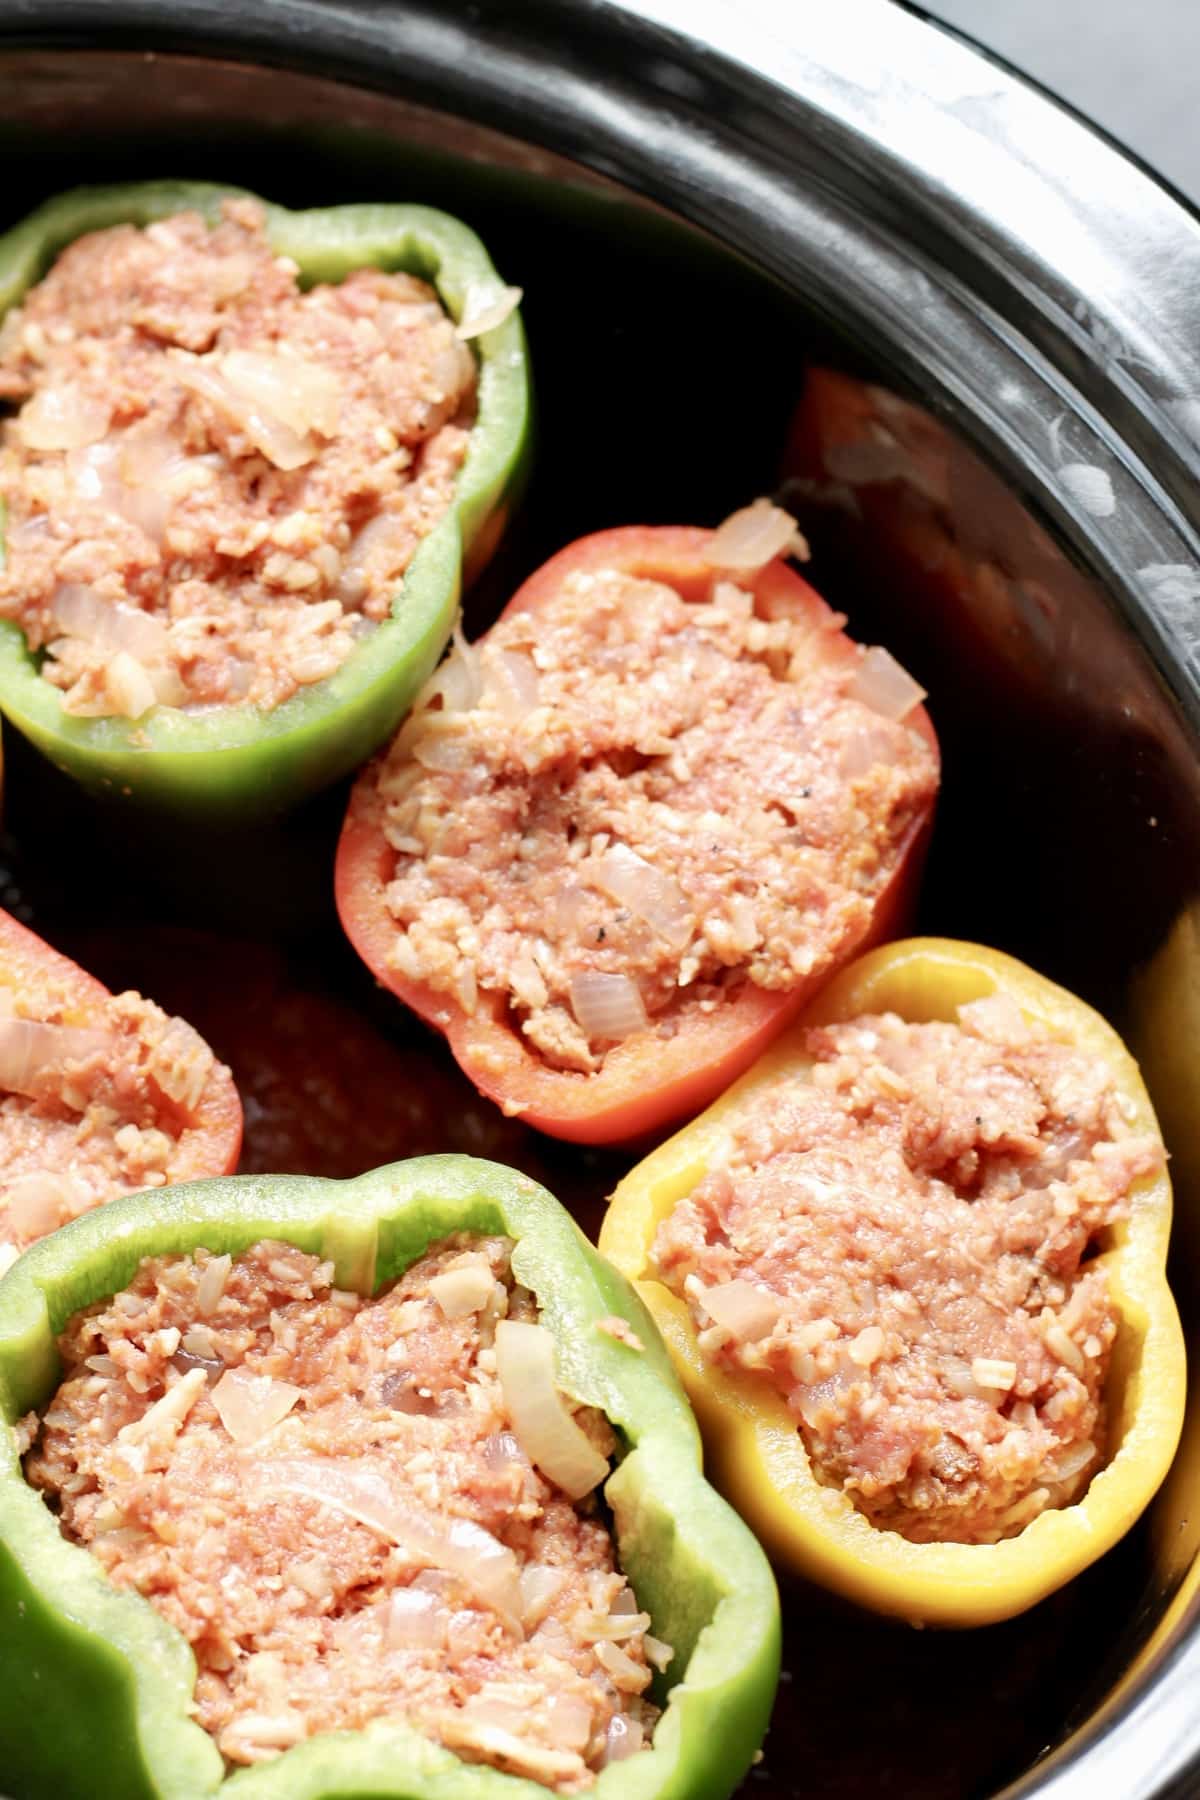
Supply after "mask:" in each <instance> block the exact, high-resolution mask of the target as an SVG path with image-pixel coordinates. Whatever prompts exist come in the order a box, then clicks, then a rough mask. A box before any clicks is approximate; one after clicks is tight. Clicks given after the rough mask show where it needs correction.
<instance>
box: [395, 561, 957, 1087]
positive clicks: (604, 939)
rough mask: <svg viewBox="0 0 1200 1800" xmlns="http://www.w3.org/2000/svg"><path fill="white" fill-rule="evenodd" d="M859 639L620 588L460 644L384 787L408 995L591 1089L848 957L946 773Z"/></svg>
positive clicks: (600, 588) (718, 587) (630, 585)
mask: <svg viewBox="0 0 1200 1800" xmlns="http://www.w3.org/2000/svg"><path fill="white" fill-rule="evenodd" d="M841 623H842V621H841V620H839V619H837V618H831V619H830V620H829V622H828V624H827V625H826V626H822V627H818V628H817V629H815V630H814V627H813V624H812V622H811V620H810V619H808V618H807V617H804V618H793V617H790V616H787V615H784V616H779V617H771V618H767V617H761V616H758V614H757V612H756V606H755V601H754V597H753V595H752V594H750V593H748V592H746V591H744V590H743V589H741V588H739V587H738V586H737V585H736V583H735V582H732V581H727V580H723V579H721V577H720V576H719V574H718V573H717V572H716V571H714V575H713V581H712V584H711V591H710V593H709V594H708V596H707V597H705V598H704V599H702V600H685V599H684V598H683V597H682V596H681V595H680V594H678V593H677V592H676V591H675V590H674V589H673V588H671V587H669V586H666V585H665V584H664V583H662V582H658V581H650V580H643V579H639V578H636V577H634V576H630V575H626V574H623V573H620V572H617V571H611V570H609V571H599V572H595V571H593V572H588V573H584V572H576V573H574V574H572V575H569V576H567V577H566V579H565V580H564V582H563V585H562V588H561V590H560V592H559V593H558V594H557V595H556V596H555V598H554V600H553V602H552V603H549V604H545V605H539V606H538V608H537V609H536V611H533V612H527V613H520V612H519V613H516V614H514V615H512V616H511V617H508V618H504V619H502V620H501V621H500V622H499V624H497V625H496V626H495V627H494V628H493V629H492V630H491V631H490V632H489V633H488V634H487V637H486V638H485V639H483V640H482V642H481V643H480V644H479V645H478V646H475V647H468V646H466V645H464V644H462V643H461V641H460V644H459V647H458V651H457V653H456V655H455V657H453V658H452V659H451V661H450V663H449V664H448V665H446V667H445V668H444V669H443V670H442V671H440V672H439V674H438V675H437V676H435V678H434V681H433V683H432V685H431V687H430V688H429V689H428V690H427V692H426V695H425V697H424V700H423V702H419V703H418V706H417V707H416V708H415V709H414V712H413V715H412V717H411V718H410V720H409V721H408V723H407V724H406V725H405V727H404V729H403V730H402V731H401V733H400V735H399V737H398V738H397V739H396V741H395V743H394V744H393V746H392V749H391V750H390V752H389V753H388V756H387V757H386V759H385V760H384V761H383V763H382V764H381V766H380V769H379V772H378V776H377V780H378V789H379V794H380V796H381V798H382V800H383V802H384V808H385V818H384V829H385V832H386V835H387V839H388V842H389V844H390V845H391V847H392V849H393V850H394V851H395V865H394V873H393V876H392V879H391V882H390V884H389V886H388V888H387V896H386V898H387V905H388V908H389V910H390V912H391V915H392V918H393V919H394V921H395V924H396V941H395V945H394V948H393V950H392V953H391V961H392V964H393V966H394V968H395V969H396V971H397V972H398V974H399V975H400V976H401V977H402V978H403V979H405V980H407V981H413V982H418V983H421V984H424V985H426V986H428V987H430V988H432V989H434V990H436V991H438V992H439V993H446V994H449V995H451V996H452V997H453V998H454V1000H455V1001H456V1002H457V1004H459V1005H460V1006H461V1007H462V1008H463V1009H464V1010H465V1011H466V1012H468V1013H473V1012H474V1011H475V1009H476V1007H478V1006H485V1007H486V1006H493V1007H495V1006H499V1007H500V1008H501V1009H507V1011H508V1013H509V1014H510V1016H511V1017H512V1019H513V1021H514V1024H515V1027H516V1028H517V1029H518V1030H519V1031H520V1032H521V1033H522V1034H523V1035H524V1038H525V1040H526V1041H527V1043H528V1044H529V1046H530V1047H531V1049H532V1050H533V1051H535V1052H536V1053H538V1054H539V1055H540V1056H541V1057H542V1058H543V1059H544V1060H545V1062H546V1063H548V1064H549V1065H550V1066H551V1067H554V1068H558V1069H569V1070H577V1071H580V1072H583V1073H590V1072H592V1071H594V1070H596V1069H598V1068H599V1067H600V1066H601V1064H602V1062H603V1059H604V1056H605V1054H606V1052H607V1051H608V1050H609V1049H611V1047H612V1046H613V1045H614V1044H615V1043H619V1042H620V1041H621V1040H622V1039H624V1038H626V1037H628V1036H630V1035H631V1034H632V1033H633V1032H635V1031H638V1030H644V1029H645V1028H646V1027H647V1026H648V1025H651V1026H653V1027H654V1028H655V1029H656V1030H658V1031H660V1032H661V1033H662V1034H663V1035H664V1036H669V1035H671V1034H672V1033H674V1032H675V1031H677V1030H678V1029H679V1027H680V1023H681V1020H682V1018H683V1017H684V1016H685V1015H687V1014H689V1013H692V1012H695V1011H699V1012H700V1013H708V1012H712V1011H713V1010H714V1009H715V1008H717V1007H718V1006H720V1005H722V1004H723V1002H724V1001H726V1000H727V999H728V998H729V997H730V995H732V994H734V993H736V991H737V990H738V989H739V987H743V986H744V984H746V983H751V984H753V985H754V986H756V987H759V988H764V989H770V990H776V991H779V990H784V991H786V990H787V989H789V988H791V987H794V986H795V985H796V984H797V983H798V982H801V981H806V980H808V979H809V978H810V976H811V974H812V972H813V971H814V970H820V969H822V968H829V967H830V966H832V965H833V964H834V963H835V962H836V961H837V960H838V959H839V958H841V957H844V956H846V955H847V954H849V953H850V952H851V951H852V950H853V949H854V947H855V946H856V945H857V944H858V943H860V942H861V941H862V939H863V937H864V936H865V934H866V932H867V931H868V929H869V927H870V923H871V920H872V909H873V906H874V903H875V902H876V901H877V900H878V898H879V896H880V894H881V893H882V892H883V891H884V889H885V888H886V887H887V885H888V883H889V881H890V880H891V878H892V877H893V876H894V875H895V874H896V871H897V869H898V867H899V865H900V860H901V857H902V854H903V849H904V847H905V846H906V845H907V844H908V843H909V841H910V840H911V836H912V833H913V831H914V828H915V825H916V823H917V821H918V820H919V819H920V818H921V816H922V815H923V813H924V812H926V811H927V810H928V808H929V806H930V804H931V802H932V799H933V796H934V792H935V790H936V786H937V765H936V759H935V757H934V754H933V752H932V750H931V749H930V746H929V744H928V742H927V741H926V739H925V738H924V737H922V736H921V735H920V734H919V733H918V732H916V731H915V730H913V729H912V728H911V726H910V725H908V724H905V723H903V722H901V721H899V720H897V719H894V718H888V717H885V716H883V714H882V713H881V712H879V711H877V710H874V709H873V708H872V707H871V706H870V705H869V704H867V703H866V701H865V700H864V699H863V698H861V697H860V694H859V691H858V680H859V674H858V672H859V669H860V666H861V665H860V664H859V663H858V662H857V661H856V660H855V658H854V656H853V654H852V653H848V654H847V655H846V656H845V657H839V656H838V655H836V654H832V653H831V652H830V651H829V649H828V648H827V646H828V645H829V643H830V634H833V633H836V632H837V631H838V628H839V626H840V625H841ZM917 692H918V693H919V690H917Z"/></svg>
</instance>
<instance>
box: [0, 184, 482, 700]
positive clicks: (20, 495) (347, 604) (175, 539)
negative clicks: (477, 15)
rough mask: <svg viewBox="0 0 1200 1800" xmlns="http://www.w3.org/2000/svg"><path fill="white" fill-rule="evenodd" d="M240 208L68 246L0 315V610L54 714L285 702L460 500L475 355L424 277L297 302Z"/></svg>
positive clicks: (290, 269)
mask: <svg viewBox="0 0 1200 1800" xmlns="http://www.w3.org/2000/svg"><path fill="white" fill-rule="evenodd" d="M263 225H264V216H263V212H262V209H261V207H259V206H258V205H257V204H255V203H254V202H253V201H249V200H231V201H228V202H226V204H225V205H224V207H223V209H222V217H221V221H220V223H219V224H218V225H217V226H216V227H215V228H212V229H210V228H209V227H208V226H207V225H206V224H205V222H204V220H203V219H202V218H201V217H200V216H199V215H198V214H196V213H181V214H179V215H178V216H177V217H175V218H171V219H166V220H163V221H161V222H160V223H157V224H153V225H150V226H148V227H147V228H146V229H145V230H139V229H137V228H136V227H134V226H132V225H119V226H116V227H114V228H113V229H111V230H107V231H99V232H95V233H92V234H91V235H89V236H87V237H83V238H80V239H78V240H77V241H76V242H75V243H74V244H72V245H71V246H70V247H69V248H68V249H66V250H65V251H64V252H63V254H62V255H61V257H60V258H59V260H58V261H57V263H56V264H55V265H54V267H53V268H52V269H51V271H50V273H49V274H48V275H47V276H46V278H45V280H43V281H42V282H41V283H40V284H39V285H38V286H37V287H35V288H34V289H32V290H31V292H30V293H29V294H28V295H27V296H26V299H25V301H24V303H23V305H21V306H20V307H19V308H17V309H15V310H14V311H13V312H12V313H10V314H9V316H8V317H7V318H6V319H5V320H4V322H3V324H2V325H0V404H3V403H4V402H8V403H9V404H10V405H12V406H13V407H15V408H17V409H19V410H17V411H16V413H15V416H14V417H11V418H10V419H9V420H8V421H7V422H6V423H2V424H0V500H2V501H3V502H4V503H5V504H6V506H7V510H8V525H7V533H6V536H7V550H8V558H7V566H6V567H2V568H0V616H4V617H7V618H10V619H15V620H16V621H17V623H18V624H19V625H20V626H21V628H22V630H23V631H24V632H25V634H26V637H27V639H28V641H29V644H30V646H31V648H33V649H34V650H44V651H45V652H46V659H45V662H44V664H43V667H42V673H43V675H44V676H45V677H46V679H47V680H49V681H51V682H53V683H54V684H55V686H56V687H59V688H61V689H62V690H63V705H64V707H65V709H66V710H67V712H69V713H74V714H77V715H82V716H92V715H99V716H103V715H110V714H122V715H125V716H128V717H131V718H137V717H140V716H141V714H142V713H144V712H145V711H146V710H147V709H148V708H149V707H150V706H152V705H154V704H155V703H156V702H161V703H163V704H165V705H169V706H188V705H200V704H212V703H220V702H230V701H241V700H245V701H248V702H252V703H253V704H255V705H258V706H262V707H273V706H277V705H278V704H279V703H280V702H281V701H283V700H286V699H287V698H288V697H289V695H291V694H293V693H295V692H296V690H297V689H298V688H301V687H304V686H306V685H308V684H309V683H311V682H314V681H320V680H322V679H324V677H326V676H327V675H331V674H332V673H333V672H334V670H336V669H337V668H339V667H340V665H341V664H342V663H343V662H344V661H345V659H346V657H347V656H348V655H349V654H350V652H351V650H352V649H353V648H354V645H355V643H356V642H357V640H358V639H359V637H360V636H361V635H362V634H363V633H364V632H368V631H370V630H371V629H372V627H373V625H374V624H376V623H377V622H378V621H379V620H381V619H383V618H385V617H386V616H387V613H388V610H389V607H390V604H391V600H392V598H393V595H394V593H395V590H396V586H397V584H398V582H399V580H400V577H401V576H402V575H403V573H404V570H405V569H406V568H407V566H408V563H409V561H410V560H411V558H412V555H413V552H414V550H415V549H416V546H417V544H418V542H419V540H420V539H421V537H423V536H424V535H425V533H426V532H427V531H428V530H429V529H430V528H431V526H432V525H434V524H435V523H436V522H437V520H438V519H439V518H440V517H441V515H442V513H443V512H444V511H445V509H446V507H447V506H448V505H449V503H450V500H451V498H452V494H453V489H454V484H455V480H456V478H457V475H458V471H459V469H460V467H461V464H462V461H463V458H464V456H465V453H466V449H467V442H468V434H469V429H470V426H471V423H472V421H473V418H474V407H475V386H476V381H475V376H476V371H475V362H474V358H473V356H472V354H471V352H470V350H469V348H468V347H467V345H466V344H465V343H463V342H462V341H461V339H460V338H459V336H458V334H457V332H456V330H455V327H454V325H453V323H452V322H451V320H450V319H449V318H448V317H447V316H446V314H445V312H444V311H443V309H442V307H441V304H440V302H439V300H438V297H437V295H436V293H435V291H434V290H433V289H432V288H431V287H430V286H429V285H428V284H427V283H425V282H423V281H419V280H417V279H416V278H415V277H413V276H410V275H404V274H394V275H393V274H384V273H381V272H380V271H379V270H376V269H362V270H359V271H357V272H355V273H354V274H352V275H350V276H349V277H348V278H347V279H346V280H345V281H343V282H342V283H341V284H340V285H337V286H318V287H314V288H312V289H311V290H309V291H308V292H307V293H301V292H300V289H299V287H298V285H297V269H296V265H295V263H293V262H291V261H289V260H288V259H287V258H286V257H282V256H277V255H275V253H274V252H273V251H272V249H271V247H270V245H269V244H268V242H267V239H266V236H265V234H264V228H263Z"/></svg>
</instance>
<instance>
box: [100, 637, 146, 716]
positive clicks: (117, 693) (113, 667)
mask: <svg viewBox="0 0 1200 1800" xmlns="http://www.w3.org/2000/svg"><path fill="white" fill-rule="evenodd" d="M104 689H105V692H106V693H107V695H108V697H109V699H110V700H111V702H112V705H113V708H114V710H115V711H116V712H117V713H118V714H119V715H120V716H121V717H122V718H125V719H140V718H142V716H143V715H144V714H145V713H148V712H149V711H150V708H151V707H152V706H157V705H158V692H157V690H156V688H155V686H154V683H153V682H152V681H151V679H150V674H149V671H148V670H147V668H146V665H145V664H144V663H142V662H140V661H139V660H138V658H137V657H136V656H130V654H129V652H128V650H118V651H117V652H116V654H115V655H114V656H112V657H110V659H109V661H108V664H107V666H106V667H105V670H104Z"/></svg>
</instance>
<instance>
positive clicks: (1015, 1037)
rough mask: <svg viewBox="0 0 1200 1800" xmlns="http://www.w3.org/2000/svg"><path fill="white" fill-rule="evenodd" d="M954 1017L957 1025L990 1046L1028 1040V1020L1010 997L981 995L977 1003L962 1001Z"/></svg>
mask: <svg viewBox="0 0 1200 1800" xmlns="http://www.w3.org/2000/svg"><path fill="white" fill-rule="evenodd" d="M958 1017H959V1022H960V1024H963V1025H966V1026H969V1027H970V1029H971V1030H972V1031H973V1032H975V1034H976V1035H977V1036H978V1037H981V1038H989V1039H990V1040H991V1041H992V1042H993V1043H996V1044H1010V1043H1016V1044H1024V1043H1027V1042H1028V1041H1029V1024H1028V1021H1027V1020H1026V1017H1025V1014H1024V1013H1023V1012H1022V1011H1021V1008H1020V1006H1019V1005H1018V1004H1017V1002H1016V1000H1014V999H1013V997H1012V995H1011V994H983V995H981V996H980V998H979V999H978V1000H966V1001H964V1002H963V1004H962V1005H961V1006H960V1007H959V1009H958Z"/></svg>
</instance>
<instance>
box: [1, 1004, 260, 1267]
mask: <svg viewBox="0 0 1200 1800" xmlns="http://www.w3.org/2000/svg"><path fill="white" fill-rule="evenodd" d="M0 997H2V996H0ZM9 1005H10V1007H12V1008H13V1010H11V1011H9V1012H7V1013H6V1014H5V1015H4V1016H2V1017H0V1166H2V1169H3V1173H2V1174H0V1272H2V1271H3V1269H4V1268H5V1267H7V1266H8V1264H9V1263H11V1262H13V1261H14V1260H15V1259H16V1256H17V1254H18V1253H19V1252H20V1251H21V1250H24V1249H26V1248H27V1247H28V1245H30V1244H32V1243H33V1242H34V1241H35V1240H36V1239H37V1238H40V1237H44V1236H46V1234H47V1233H48V1232H51V1231H54V1230H56V1229H57V1228H58V1226H60V1225H63V1224H65V1223H66V1222H67V1221H68V1220H69V1219H73V1218H75V1217H76V1216H77V1215H78V1214H79V1213H82V1212H88V1211H90V1209H91V1208H92V1207H94V1206H99V1205H101V1204H102V1203H103V1202H104V1201H106V1200H112V1199H115V1198H116V1196H117V1195H118V1194H124V1193H132V1192H134V1191H135V1190H137V1189H140V1188H147V1187H161V1186H162V1185H163V1184H164V1183H165V1182H169V1181H171V1180H177V1179H178V1178H179V1176H178V1173H177V1170H178V1168H179V1164H180V1156H181V1151H182V1149H183V1146H184V1140H185V1139H186V1136H187V1134H188V1132H189V1130H190V1128H191V1127H192V1126H193V1125H194V1124H195V1123H196V1121H197V1120H199V1119H200V1118H201V1116H202V1114H203V1111H204V1107H205V1103H206V1100H209V1099H210V1098H211V1096H212V1094H213V1093H214V1091H215V1090H216V1088H217V1086H218V1084H222V1083H225V1082H227V1081H228V1071H227V1070H226V1069H224V1068H222V1067H221V1065H219V1064H218V1063H217V1060H216V1058H215V1057H214V1056H213V1053H212V1051H211V1050H210V1049H209V1047H208V1045H207V1044H206V1043H205V1042H204V1040H203V1038H202V1037H200V1035H199V1033H198V1032H196V1031H194V1030H193V1029H192V1027H191V1026H190V1025H188V1024H187V1023H186V1022H185V1021H184V1020H183V1019H174V1018H168V1016H167V1014H166V1013H164V1012H163V1011H162V1009H161V1008H160V1007H157V1006H155V1005H154V1004H153V1002H152V1001H149V1000H143V999H142V997H141V995H140V994H134V993H126V994H116V995H113V996H112V997H111V998H109V999H108V1000H106V1001H105V1002H104V1005H103V1009H100V1008H96V1009H95V1010H94V1013H93V1016H91V1017H90V1018H89V1021H88V1024H87V1025H86V1026H80V1025H76V1024H73V1023H70V1022H67V1021H66V1020H64V1013H63V1008H62V1007H61V1006H56V1005H55V1004H54V1003H53V1000H52V997H51V996H49V995H48V996H45V997H44V1001H43V1004H42V1005H40V1006H39V1007H37V1008H36V1010H35V1009H31V1008H29V1007H28V1006H22V1007H21V1009H20V1010H19V1011H18V1010H16V1009H15V1004H14V1002H13V1001H12V1000H11V999H10V1001H9Z"/></svg>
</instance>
